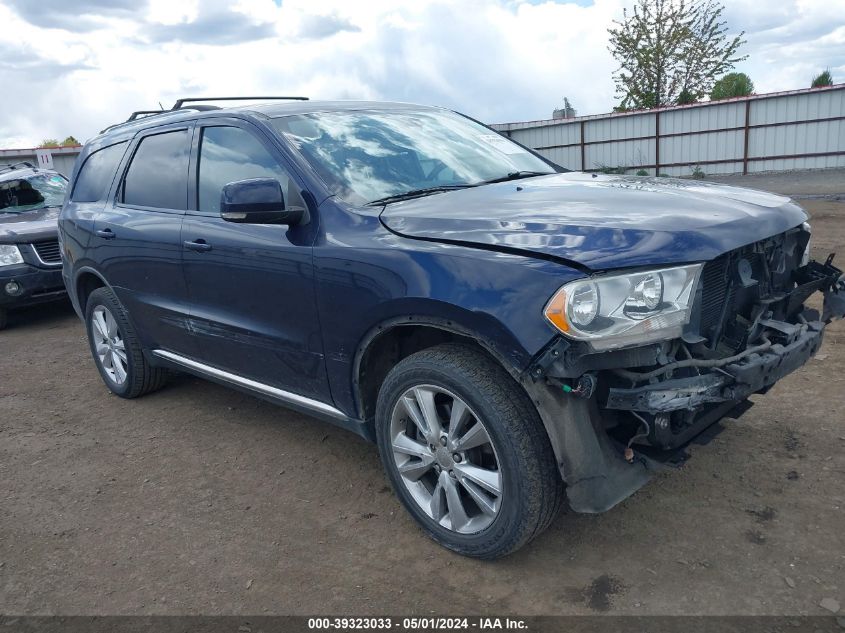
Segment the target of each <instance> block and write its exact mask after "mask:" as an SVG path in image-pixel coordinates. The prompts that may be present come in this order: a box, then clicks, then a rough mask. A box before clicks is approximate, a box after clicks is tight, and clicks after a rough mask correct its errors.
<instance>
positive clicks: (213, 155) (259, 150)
mask: <svg viewBox="0 0 845 633" xmlns="http://www.w3.org/2000/svg"><path fill="white" fill-rule="evenodd" d="M247 178H275V179H276V180H278V181H279V182H280V183H281V185H282V191H283V192H284V193H285V202H286V203H287V202H288V201H289V200H290V197H289V196H288V182H289V181H288V176H287V174H286V173H285V171H284V170H283V169H282V168H281V167H280V166H279V164H278V163H277V162H276V159H275V158H273V156H272V155H271V154H270V152H268V151H267V149H265V147H264V146H263V145H262V144H261V142H260V141H259V140H258V139H257V138H255V137H254V136H253V135H252V134H250V133H249V132H246V131H244V130H242V129H240V128H237V127H207V128H205V129H203V133H202V144H201V145H200V163H199V186H198V188H197V194H198V198H199V210H200V211H203V212H206V213H219V212H220V194H221V193H222V192H223V187H224V186H225V185H227V184H228V183H230V182H235V181H237V180H246V179H247Z"/></svg>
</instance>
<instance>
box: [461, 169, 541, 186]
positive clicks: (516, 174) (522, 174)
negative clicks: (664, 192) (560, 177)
mask: <svg viewBox="0 0 845 633" xmlns="http://www.w3.org/2000/svg"><path fill="white" fill-rule="evenodd" d="M554 173H555V172H553V171H522V170H521V171H512V172H511V173H509V174H508V175H507V176H499V177H498V178H491V179H490V180H485V181H483V182H480V183H478V184H480V185H492V184H493V183H496V182H507V181H508V180H520V179H521V178H531V177H532V176H551V175H552V174H554Z"/></svg>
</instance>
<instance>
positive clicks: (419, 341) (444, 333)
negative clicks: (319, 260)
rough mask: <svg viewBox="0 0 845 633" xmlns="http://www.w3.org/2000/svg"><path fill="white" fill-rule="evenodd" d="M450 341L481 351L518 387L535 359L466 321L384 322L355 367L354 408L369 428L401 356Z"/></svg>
mask: <svg viewBox="0 0 845 633" xmlns="http://www.w3.org/2000/svg"><path fill="white" fill-rule="evenodd" d="M499 325H500V326H501V324H499ZM446 342H460V343H462V344H465V345H467V346H469V347H473V348H475V349H478V350H480V351H481V352H482V353H484V354H485V355H487V356H489V357H490V358H492V359H493V360H494V361H495V362H497V363H498V364H499V365H501V366H502V367H503V368H504V369H505V371H507V372H508V374H510V375H511V376H512V377H513V378H514V380H515V381H516V382H517V383H518V384H519V383H520V376H521V375H522V373H523V371H524V369H525V367H526V366H527V363H528V361H529V360H530V357H531V355H530V354H529V353H528V351H527V350H524V349H523V348H522V346H521V345H520V344H519V343H518V341H517V340H516V339H515V338H514V337H513V336H511V335H509V333H507V334H505V333H504V332H503V331H498V332H496V336H491V335H490V334H489V332H488V333H483V332H480V331H479V329H478V328H476V327H472V326H471V325H470V324H468V323H467V322H466V321H464V320H460V319H459V320H456V319H450V318H444V317H433V316H420V315H405V316H401V317H393V318H389V319H386V320H384V321H382V322H381V323H379V324H378V325H376V326H374V327H372V328H371V329H370V330H369V331H368V332H367V333H366V335H365V336H364V337H363V338H362V339H361V342H360V343H359V345H358V347H357V349H356V352H355V359H354V361H353V364H352V383H353V384H352V387H353V389H352V391H353V394H354V398H355V405H356V408H357V410H358V412H359V414H360V416H361V418H363V419H364V421H365V422H366V424H367V426H368V427H369V428H370V430H372V426H373V425H374V419H375V404H376V399H377V398H378V391H379V388H380V387H381V384H382V383H383V381H384V379H385V377H386V376H387V373H388V372H389V371H390V369H391V368H392V367H393V366H394V365H395V364H396V363H397V362H399V361H400V360H401V359H402V358H405V357H407V356H409V355H411V354H413V353H415V352H418V351H421V350H423V349H427V348H429V347H433V346H435V345H439V344H441V343H446Z"/></svg>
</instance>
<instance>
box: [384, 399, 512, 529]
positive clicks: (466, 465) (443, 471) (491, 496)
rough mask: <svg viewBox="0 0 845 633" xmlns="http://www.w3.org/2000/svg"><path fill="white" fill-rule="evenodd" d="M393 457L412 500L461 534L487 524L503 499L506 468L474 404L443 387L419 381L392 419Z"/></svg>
mask: <svg viewBox="0 0 845 633" xmlns="http://www.w3.org/2000/svg"><path fill="white" fill-rule="evenodd" d="M390 438H391V444H392V448H393V460H394V463H395V465H396V468H397V470H398V471H399V474H400V475H401V477H402V483H403V484H404V485H405V487H406V488H407V490H408V492H409V493H410V494H411V497H412V498H413V500H414V501H415V502H416V503H417V505H419V507H420V508H421V509H422V510H423V512H425V513H426V514H427V515H428V516H429V517H430V518H432V519H434V520H435V521H436V522H437V523H438V524H439V525H441V526H442V527H444V528H446V529H448V530H451V531H453V532H457V533H459V534H476V533H478V532H481V531H483V530H484V529H486V528H488V527H489V526H490V524H492V523H493V521H494V520H495V518H496V516H497V515H498V512H499V509H500V508H501V505H502V491H503V486H502V474H501V472H500V470H499V468H500V463H499V459H498V456H497V455H496V449H495V447H494V446H493V443H492V441H491V440H490V435H489V434H488V432H487V429H486V428H485V426H484V423H483V422H482V421H481V418H480V417H479V416H478V415H476V414H475V412H473V411H472V410H471V409H470V408H469V406H468V405H467V404H466V403H465V402H464V401H463V400H461V399H460V398H459V397H458V396H456V395H455V394H453V393H452V392H450V391H447V390H446V389H443V388H442V387H436V386H433V385H418V386H414V387H412V388H410V389H408V390H407V391H406V392H405V393H404V394H403V395H402V396H401V397H400V398H399V400H398V401H397V403H396V406H395V407H394V409H393V414H392V416H391V421H390Z"/></svg>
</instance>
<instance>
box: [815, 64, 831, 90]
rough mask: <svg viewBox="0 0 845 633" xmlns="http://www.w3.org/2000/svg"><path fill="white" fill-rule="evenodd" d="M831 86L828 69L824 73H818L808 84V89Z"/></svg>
mask: <svg viewBox="0 0 845 633" xmlns="http://www.w3.org/2000/svg"><path fill="white" fill-rule="evenodd" d="M832 85H833V76H831V74H830V69H829V68H828V69H827V70H825V71H824V72H821V73H819V74H818V75H816V76H815V77H814V78H813V83H811V84H810V88H823V87H824V86H832Z"/></svg>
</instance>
